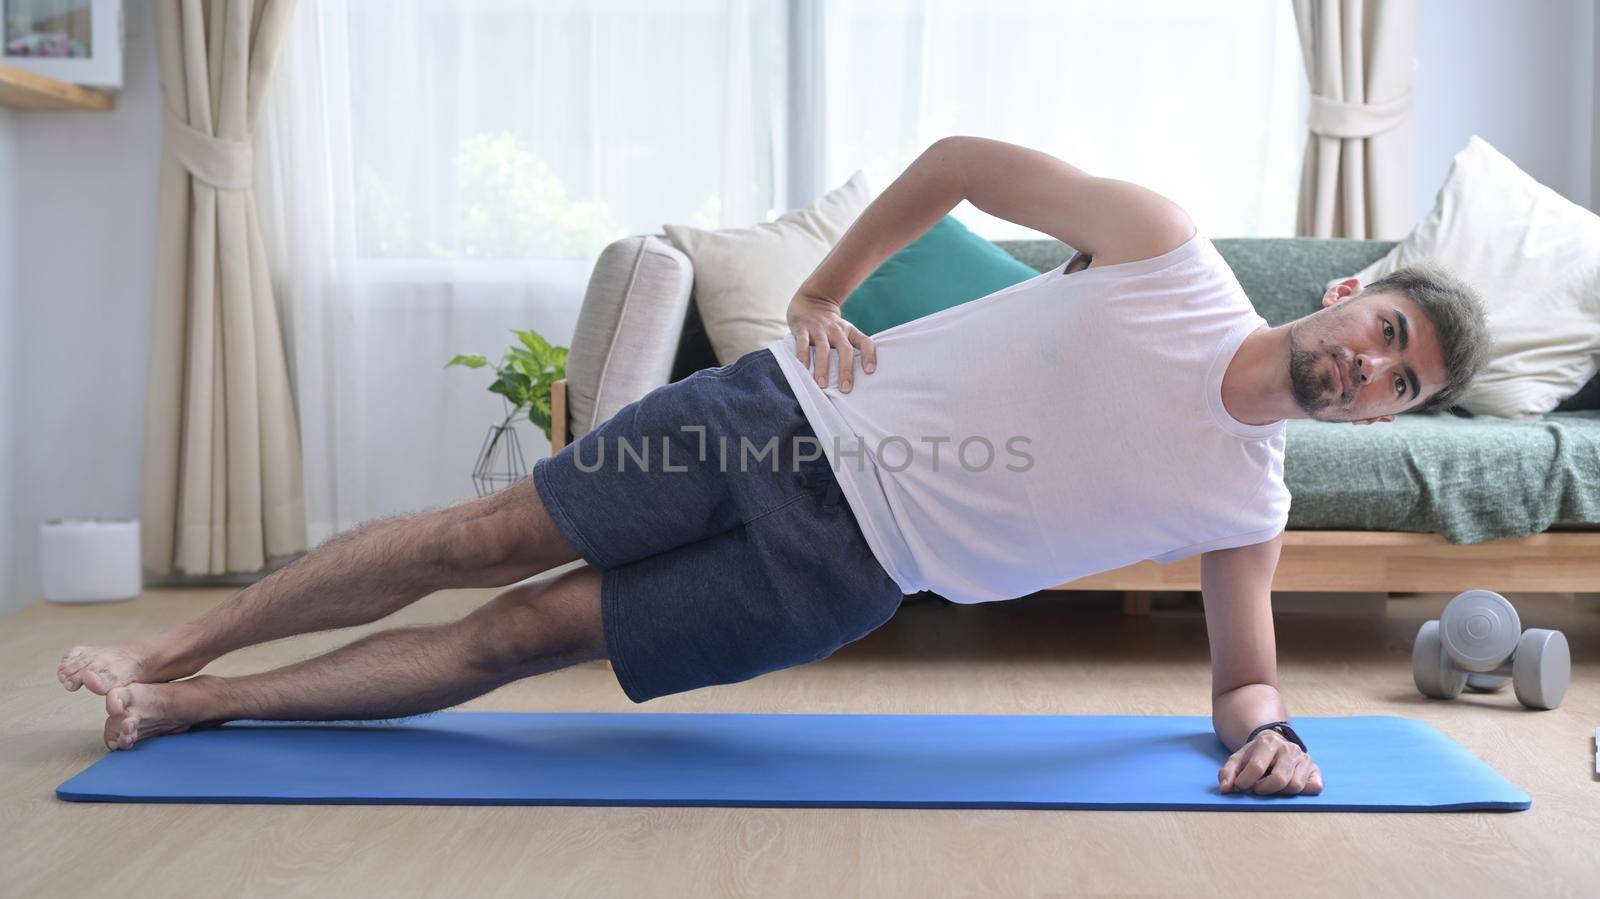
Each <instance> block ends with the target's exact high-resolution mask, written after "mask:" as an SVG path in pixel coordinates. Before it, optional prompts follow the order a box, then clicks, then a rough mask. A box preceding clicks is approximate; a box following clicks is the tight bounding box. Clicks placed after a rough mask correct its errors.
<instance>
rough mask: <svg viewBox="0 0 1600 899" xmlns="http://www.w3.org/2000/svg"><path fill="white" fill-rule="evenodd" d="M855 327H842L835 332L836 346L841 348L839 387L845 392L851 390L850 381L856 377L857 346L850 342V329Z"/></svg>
mask: <svg viewBox="0 0 1600 899" xmlns="http://www.w3.org/2000/svg"><path fill="white" fill-rule="evenodd" d="M853 330H855V329H854V328H849V327H848V326H847V327H842V328H839V329H838V331H837V332H835V334H834V340H835V341H836V342H835V343H834V346H836V347H838V348H839V389H840V390H841V391H843V392H845V393H849V392H850V383H851V382H852V381H854V380H855V377H856V348H855V346H854V345H852V344H851V343H850V334H849V332H850V331H853Z"/></svg>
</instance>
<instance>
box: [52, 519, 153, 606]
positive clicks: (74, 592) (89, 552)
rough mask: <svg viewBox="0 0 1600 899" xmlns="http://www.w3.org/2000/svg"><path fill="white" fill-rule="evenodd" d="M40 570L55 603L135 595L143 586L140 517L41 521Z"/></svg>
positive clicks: (111, 598) (91, 600)
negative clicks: (114, 519)
mask: <svg viewBox="0 0 1600 899" xmlns="http://www.w3.org/2000/svg"><path fill="white" fill-rule="evenodd" d="M39 571H40V574H41V575H42V577H43V580H44V598H45V599H47V600H49V601H51V602H109V601H112V600H119V599H133V598H134V597H135V596H138V595H139V591H140V590H142V589H143V587H144V584H143V571H142V569H141V567H140V558H139V522H137V521H108V520H104V519H98V518H76V519H74V518H68V519H55V520H52V521H47V522H45V523H44V524H41V525H39Z"/></svg>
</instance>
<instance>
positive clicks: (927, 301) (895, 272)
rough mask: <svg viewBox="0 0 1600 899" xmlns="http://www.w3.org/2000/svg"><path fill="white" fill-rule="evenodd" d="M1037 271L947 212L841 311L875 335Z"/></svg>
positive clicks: (848, 299)
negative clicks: (968, 228)
mask: <svg viewBox="0 0 1600 899" xmlns="http://www.w3.org/2000/svg"><path fill="white" fill-rule="evenodd" d="M1038 275H1039V272H1037V271H1034V269H1033V267H1032V266H1029V265H1026V264H1024V263H1022V262H1019V261H1017V259H1016V258H1015V257H1013V256H1012V255H1011V254H1010V253H1007V252H1006V251H1005V250H1002V249H1000V248H999V247H997V246H995V245H994V244H992V243H990V242H989V241H987V240H984V239H983V238H981V237H979V236H978V235H976V234H973V233H972V232H971V231H968V230H967V228H966V226H965V225H962V224H961V223H960V222H958V221H956V220H955V219H954V218H951V217H950V216H948V215H947V216H945V217H944V218H942V219H940V220H939V221H938V222H937V223H936V224H935V225H934V226H933V227H932V228H929V229H928V232H927V233H926V234H924V235H922V236H921V237H919V238H917V239H916V240H915V241H913V242H912V244H911V245H910V246H908V247H906V248H905V249H903V250H901V251H900V252H898V253H896V254H894V255H893V256H890V257H889V258H888V259H887V260H885V261H884V263H883V264H882V265H880V266H878V270H877V271H875V272H873V273H872V274H871V275H868V276H867V279H866V280H865V281H863V282H861V286H859V287H857V288H856V289H855V290H854V291H853V292H852V293H851V294H850V296H848V297H846V298H845V301H844V306H843V308H842V309H841V311H840V314H842V315H843V316H844V318H845V320H846V321H848V322H850V323H851V324H853V325H855V326H856V327H857V328H860V329H861V330H862V332H863V333H866V334H876V333H878V332H879V331H885V330H888V329H889V328H892V327H894V326H895V325H899V324H903V323H905V322H908V321H912V320H913V319H918V318H922V317H923V316H925V315H932V314H933V313H935V312H938V311H940V310H941V309H949V308H950V307H951V306H959V305H961V304H962V303H965V302H967V301H968V300H976V299H977V298H979V297H984V296H988V295H989V294H991V293H994V292H995V291H997V290H1004V289H1005V288H1007V287H1010V286H1011V285H1013V284H1020V283H1022V282H1023V281H1026V280H1028V279H1029V278H1034V277H1037V276H1038Z"/></svg>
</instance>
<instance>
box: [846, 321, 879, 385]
mask: <svg viewBox="0 0 1600 899" xmlns="http://www.w3.org/2000/svg"><path fill="white" fill-rule="evenodd" d="M850 339H851V342H852V343H854V344H855V345H856V351H857V352H859V353H860V354H861V370H862V371H864V372H866V373H867V374H869V375H870V374H872V373H873V372H874V371H877V369H878V345H877V343H875V342H873V340H872V338H871V337H868V336H867V335H865V334H863V333H861V331H860V330H858V329H856V328H855V327H854V326H852V327H851V328H850Z"/></svg>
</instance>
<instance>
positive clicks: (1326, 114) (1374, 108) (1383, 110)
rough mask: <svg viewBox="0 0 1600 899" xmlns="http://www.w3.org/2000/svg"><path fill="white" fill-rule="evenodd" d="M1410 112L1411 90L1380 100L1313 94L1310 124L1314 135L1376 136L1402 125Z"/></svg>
mask: <svg viewBox="0 0 1600 899" xmlns="http://www.w3.org/2000/svg"><path fill="white" fill-rule="evenodd" d="M1410 114H1411V91H1410V90H1407V91H1406V92H1405V93H1403V94H1401V95H1400V96H1398V97H1395V98H1394V99H1392V100H1384V101H1382V102H1379V103H1342V102H1340V101H1338V100H1333V99H1330V98H1328V97H1324V96H1322V95H1320V94H1312V95H1311V115H1310V116H1309V117H1308V119H1307V121H1306V124H1307V126H1308V127H1310V129H1311V131H1312V133H1313V134H1320V135H1322V136H1323V137H1343V138H1357V137H1372V136H1373V135H1376V134H1382V133H1384V132H1385V131H1388V130H1390V129H1391V128H1394V127H1396V126H1398V125H1399V124H1400V123H1401V122H1404V121H1405V120H1406V116H1408V115H1410Z"/></svg>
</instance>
